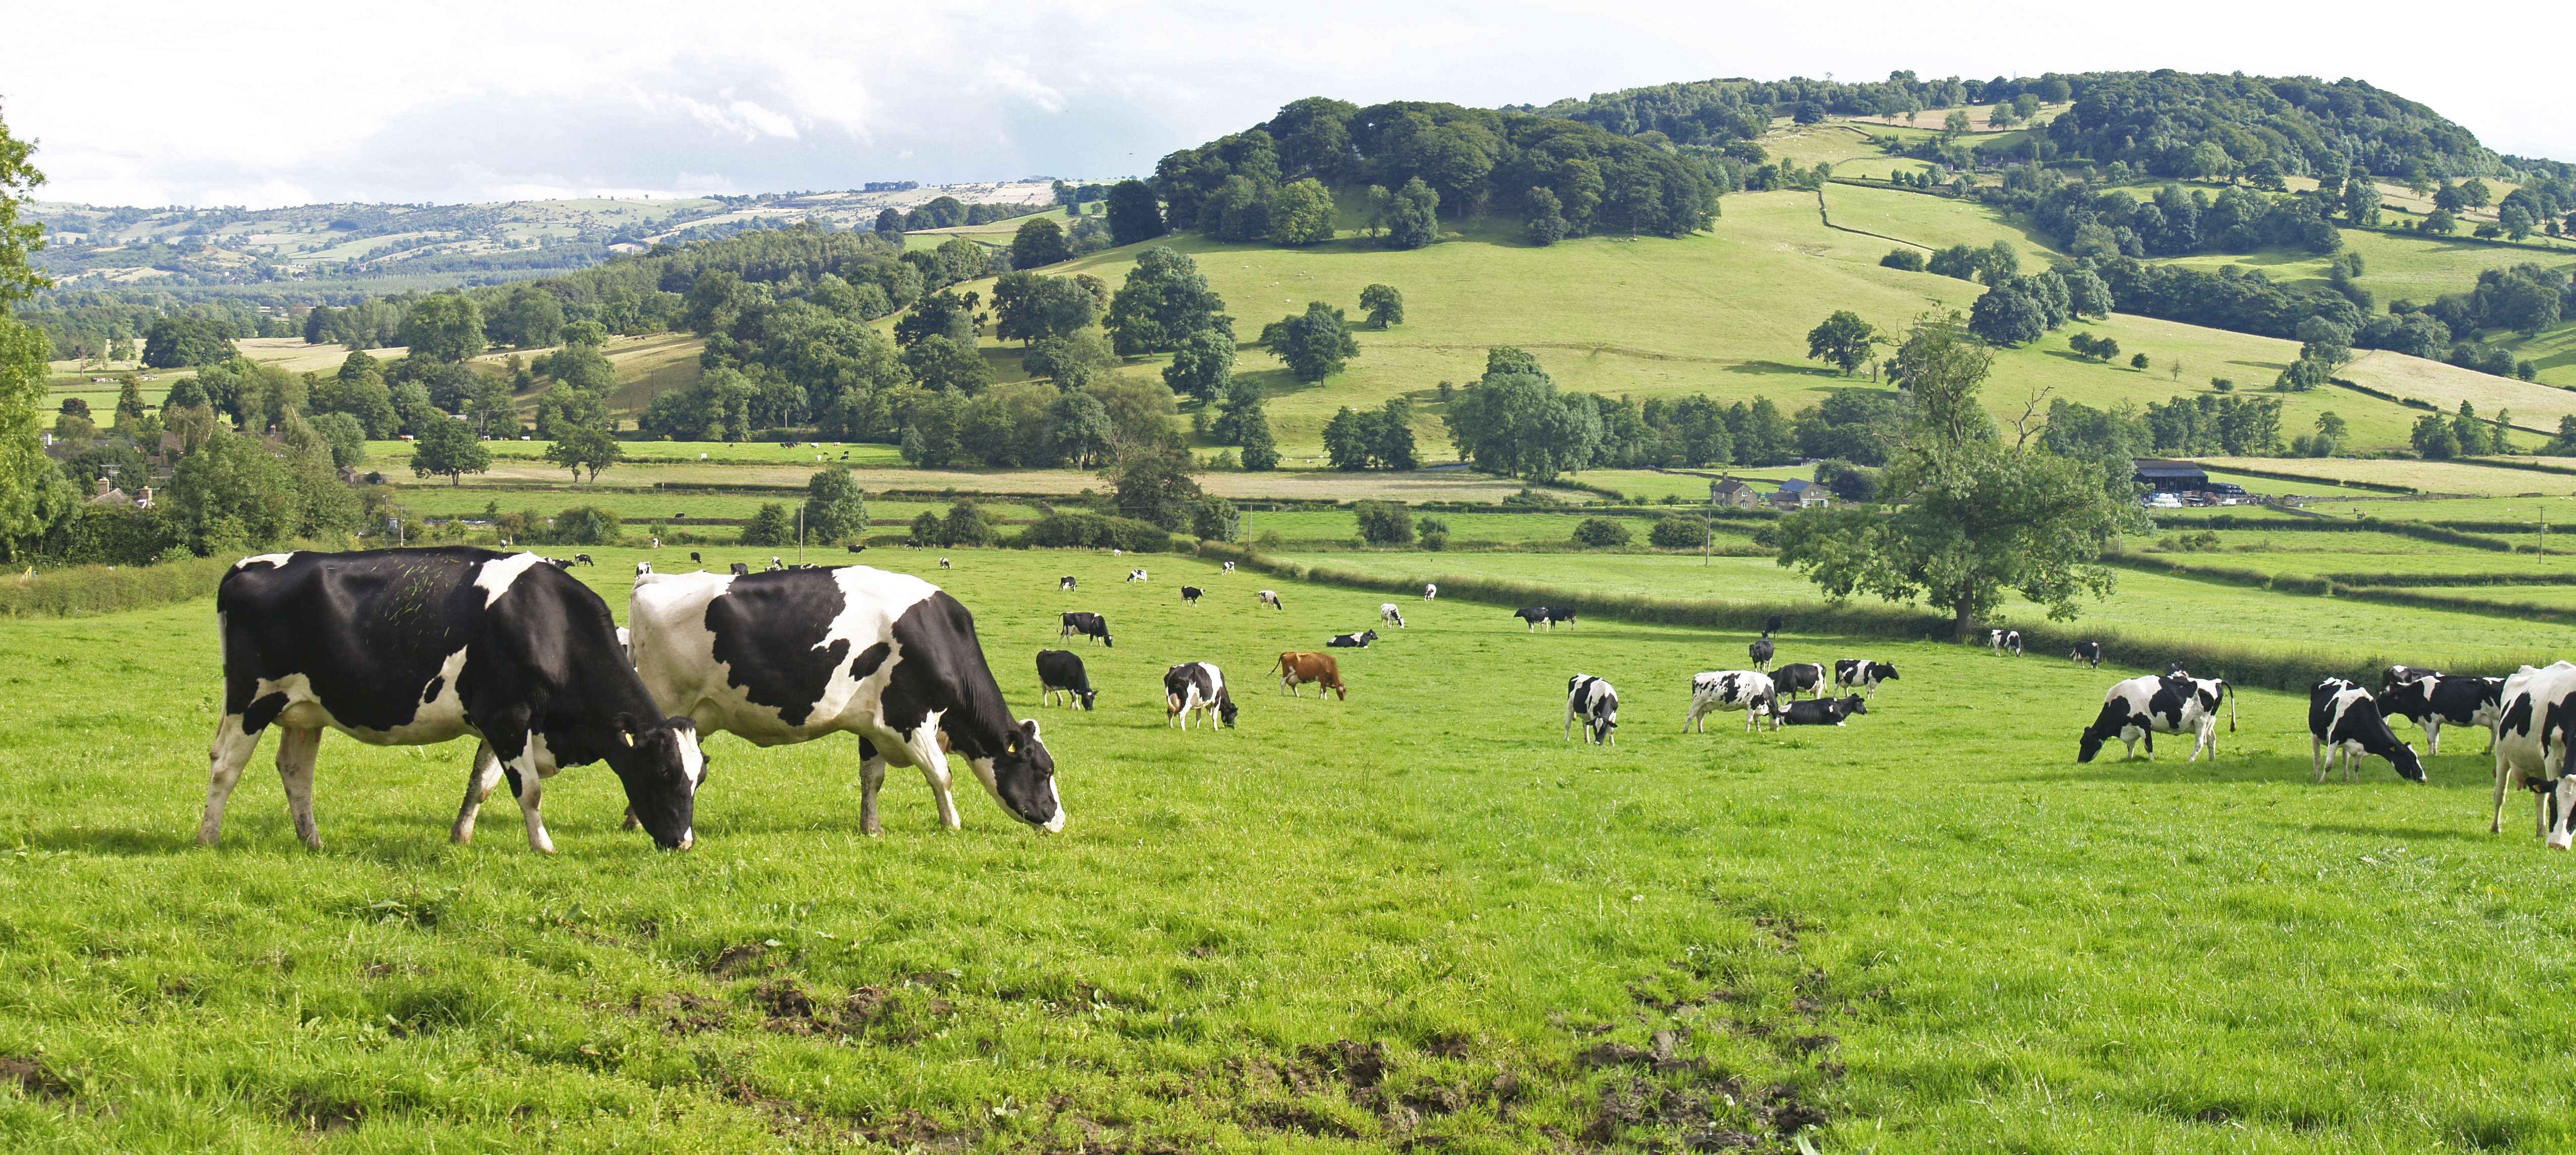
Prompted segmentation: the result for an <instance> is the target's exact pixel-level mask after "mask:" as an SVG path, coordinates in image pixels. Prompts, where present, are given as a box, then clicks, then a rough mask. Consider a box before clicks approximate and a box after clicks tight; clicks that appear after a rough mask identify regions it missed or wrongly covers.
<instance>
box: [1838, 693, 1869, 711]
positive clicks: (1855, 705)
mask: <svg viewBox="0 0 2576 1155" xmlns="http://www.w3.org/2000/svg"><path fill="white" fill-rule="evenodd" d="M1843 713H1846V714H1866V713H1869V699H1867V698H1863V697H1861V696H1860V695H1858V694H1853V695H1851V696H1850V697H1847V698H1844V699H1843Z"/></svg>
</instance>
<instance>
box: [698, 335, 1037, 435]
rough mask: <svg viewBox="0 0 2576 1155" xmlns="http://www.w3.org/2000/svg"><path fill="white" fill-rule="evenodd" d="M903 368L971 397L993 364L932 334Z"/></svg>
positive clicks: (988, 380)
mask: <svg viewBox="0 0 2576 1155" xmlns="http://www.w3.org/2000/svg"><path fill="white" fill-rule="evenodd" d="M903 364H904V367H905V368H907V369H910V370H912V376H913V379H914V380H916V381H919V382H921V383H922V384H923V385H925V386H928V387H929V388H932V389H954V390H957V391H958V392H960V393H964V394H967V395H969V396H972V395H974V394H976V393H980V392H983V390H984V387H985V386H987V385H990V384H992V383H993V366H992V363H991V362H989V361H986V360H984V355H983V354H982V353H980V352H978V351H976V349H975V347H974V346H972V345H964V344H959V343H958V342H956V341H953V340H950V339H949V338H948V337H946V336H941V335H936V334H934V335H932V336H927V337H923V338H922V339H920V340H918V341H915V342H913V345H912V348H910V349H906V350H904V352H903ZM726 440H728V441H738V440H741V439H740V438H736V437H727V438H726Z"/></svg>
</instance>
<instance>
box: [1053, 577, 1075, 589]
mask: <svg viewBox="0 0 2576 1155" xmlns="http://www.w3.org/2000/svg"><path fill="white" fill-rule="evenodd" d="M1073 584H1074V583H1073V575H1072V574H1066V575H1064V576H1063V577H1060V578H1057V579H1055V588H1056V589H1057V590H1058V591H1060V592H1063V593H1072V592H1073Z"/></svg>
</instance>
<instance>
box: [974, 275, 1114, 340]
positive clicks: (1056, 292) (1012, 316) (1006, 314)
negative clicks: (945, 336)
mask: <svg viewBox="0 0 2576 1155" xmlns="http://www.w3.org/2000/svg"><path fill="white" fill-rule="evenodd" d="M1099 320H1100V298H1099V297H1097V296H1094V295H1092V292H1091V290H1090V289H1088V288H1085V287H1084V286H1083V284H1082V283H1081V282H1079V281H1076V280H1074V279H1073V278H1070V277H1044V276H1039V275H1038V274H1036V273H1031V272H1023V271H1019V270H1014V271H1011V272H1008V273H1004V274H1002V275H1001V277H1000V279H998V280H996V281H994V282H993V335H994V336H996V337H1000V338H1001V339H1003V340H1005V341H1012V340H1017V341H1035V340H1037V339H1039V338H1042V337H1067V336H1071V335H1073V334H1075V333H1079V332H1081V331H1083V330H1085V329H1088V328H1090V327H1091V326H1092V325H1093V324H1094V323H1096V322H1098V321H1099ZM951 336H952V339H953V336H954V335H953V334H952V335H951Z"/></svg>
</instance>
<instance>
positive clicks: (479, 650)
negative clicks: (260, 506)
mask: <svg viewBox="0 0 2576 1155" xmlns="http://www.w3.org/2000/svg"><path fill="white" fill-rule="evenodd" d="M215 623H216V627H215V628H216V631H217V632H218V633H219V634H221V635H222V638H223V653H224V712H223V718H222V720H221V721H219V722H218V723H217V724H216V726H215V741H214V746H213V750H212V757H211V763H212V769H213V775H212V776H213V782H212V784H211V785H210V786H209V787H208V789H207V791H206V813H205V819H204V821H203V822H202V823H201V824H200V825H199V826H198V827H197V840H198V841H200V842H205V843H212V842H214V841H215V839H216V838H217V837H218V836H220V835H221V834H222V832H223V821H224V804H225V802H227V801H228V800H230V798H231V797H232V792H233V787H234V785H235V784H236V783H238V782H239V781H240V779H241V772H242V767H243V766H244V765H246V764H247V763H248V762H249V761H250V756H251V754H252V752H253V751H254V750H256V749H257V748H258V746H259V739H260V735H261V734H262V733H264V732H265V731H266V730H267V729H268V728H269V727H270V726H272V725H273V726H276V727H277V728H278V729H279V730H280V731H281V733H280V735H279V739H278V742H279V745H278V752H277V769H278V774H279V776H280V777H282V778H284V779H285V782H286V799H287V806H288V810H289V811H290V812H291V813H292V814H293V816H294V819H295V833H296V835H297V836H298V837H300V838H302V839H303V840H304V843H305V845H307V846H311V847H315V848H317V849H318V848H320V846H321V845H322V835H321V831H320V829H319V827H318V826H316V825H315V823H314V819H313V762H314V755H315V754H316V752H317V751H318V750H319V749H320V746H321V743H322V731H323V729H324V728H325V727H328V728H330V729H333V730H338V731H339V732H341V733H343V734H346V735H348V736H350V737H352V738H355V739H357V740H359V741H361V742H365V743H367V744H369V745H374V746H425V745H430V744H432V743H437V742H444V741H447V740H448V739H450V738H459V737H464V736H467V735H472V736H474V737H475V738H478V739H480V740H481V741H480V743H479V744H478V745H477V746H476V748H475V751H474V767H473V769H472V771H471V772H470V773H469V774H468V776H467V778H466V782H465V804H464V806H463V807H462V808H460V809H459V810H458V811H457V816H456V825H455V827H454V829H453V830H452V832H451V836H452V837H453V838H454V839H455V840H456V841H458V842H465V841H468V840H470V839H472V838H473V837H474V818H475V815H476V814H477V813H478V812H479V811H480V809H481V807H482V804H483V800H484V799H485V798H486V797H488V796H489V795H490V794H491V793H492V789H493V787H495V786H497V785H499V784H500V783H501V781H502V780H503V779H504V778H505V777H506V778H507V779H508V780H509V781H510V784H511V791H512V793H514V794H516V795H518V798H519V809H520V812H521V814H522V815H523V816H524V817H525V818H526V820H527V827H528V844H529V845H530V846H533V847H535V848H536V849H538V850H540V851H545V852H548V853H551V852H552V851H553V850H554V840H553V839H552V838H551V837H549V836H548V835H547V834H546V825H545V819H544V817H543V815H542V814H541V813H540V812H539V805H540V802H541V800H542V798H543V792H544V787H543V783H544V780H545V779H547V778H549V777H552V776H553V775H554V773H555V771H556V770H557V769H559V768H561V767H565V766H581V765H586V764H589V763H592V762H601V761H605V762H607V763H608V768H609V769H610V770H612V771H615V772H616V774H617V777H618V780H619V781H620V782H621V783H623V784H624V785H625V787H626V800H627V804H628V805H629V806H630V807H632V813H634V814H635V815H636V816H637V817H638V818H639V819H640V820H641V821H642V823H643V826H644V829H645V830H646V831H647V832H649V833H650V834H651V835H652V836H653V841H654V843H655V844H656V845H659V846H661V847H663V848H664V849H671V848H682V849H685V848H687V847H688V846H689V844H690V843H691V842H693V841H694V840H695V838H696V835H695V834H694V833H693V832H692V830H691V828H690V824H691V818H692V816H693V811H694V806H695V801H696V797H697V788H698V783H699V782H700V781H702V780H703V779H704V777H705V774H706V759H705V757H704V756H703V755H702V754H701V753H700V752H699V750H698V731H697V727H696V725H695V724H694V723H692V722H691V721H690V720H689V719H687V718H685V717H682V718H672V717H666V716H664V711H662V710H660V709H657V708H656V707H655V706H654V703H653V697H652V695H651V694H649V693H647V692H646V691H645V688H644V684H643V682H641V681H640V680H638V679H637V678H636V677H635V671H634V668H633V667H632V666H630V665H628V664H627V662H626V656H625V654H623V653H622V652H620V651H619V649H618V640H617V625H616V623H615V621H614V620H612V619H611V618H610V617H609V613H608V603H606V602H603V601H601V600H599V595H598V594H595V593H592V592H591V591H590V589H589V587H587V586H584V585H582V584H581V583H580V582H579V581H576V580H574V579H573V578H572V577H570V576H568V575H566V574H565V573H564V572H563V570H562V568H561V567H559V566H555V565H550V564H548V563H547V559H545V558H542V557H539V556H537V555H535V554H530V553H517V554H500V553H493V552H490V551H488V550H480V549H467V548H463V547H446V548H438V549H388V550H369V551H365V552H358V553H272V554H262V555H260V556H258V557H253V558H245V559H243V560H242V561H241V562H239V563H238V564H236V565H234V566H233V568H232V570H231V572H229V573H227V574H225V575H224V580H223V584H222V585H221V586H219V587H218V588H217V590H216V593H215Z"/></svg>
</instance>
